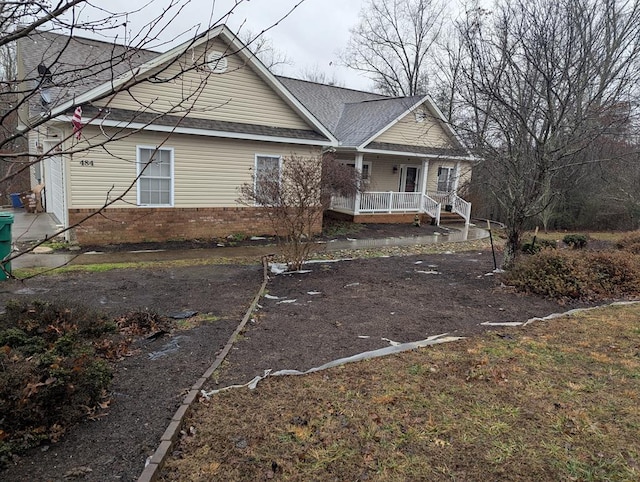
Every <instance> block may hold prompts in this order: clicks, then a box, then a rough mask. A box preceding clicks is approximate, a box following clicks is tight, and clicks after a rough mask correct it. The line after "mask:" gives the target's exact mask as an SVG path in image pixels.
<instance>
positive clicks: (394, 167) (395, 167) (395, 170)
mask: <svg viewBox="0 0 640 482" xmlns="http://www.w3.org/2000/svg"><path fill="white" fill-rule="evenodd" d="M397 172H398V166H393V173H394V174H396V173H397Z"/></svg>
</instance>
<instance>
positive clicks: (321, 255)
mask: <svg viewBox="0 0 640 482" xmlns="http://www.w3.org/2000/svg"><path fill="white" fill-rule="evenodd" d="M494 241H495V240H494ZM496 244H498V243H496ZM489 246H490V245H489V240H488V238H485V239H481V240H477V241H468V242H456V243H439V244H424V245H419V244H417V245H413V246H398V247H382V248H367V249H344V250H340V251H323V248H322V247H319V248H318V250H317V251H316V252H314V253H312V255H311V258H312V259H338V258H378V257H381V256H410V255H414V254H438V253H444V252H452V253H454V252H463V251H474V250H483V249H488V248H489ZM273 259H274V261H282V259H281V258H280V257H279V256H275V257H274V258H273ZM259 262H260V259H259V257H258V256H238V257H223V256H215V257H213V256H212V257H209V258H195V259H177V260H168V261H139V262H126V263H94V264H72V265H67V266H62V267H60V268H18V269H14V270H13V271H12V274H13V276H15V277H16V278H18V279H26V278H32V277H34V276H42V275H47V274H62V273H71V272H78V271H81V272H88V273H101V272H105V271H111V270H114V269H159V268H178V267H183V266H208V265H225V264H237V265H250V264H256V263H259Z"/></svg>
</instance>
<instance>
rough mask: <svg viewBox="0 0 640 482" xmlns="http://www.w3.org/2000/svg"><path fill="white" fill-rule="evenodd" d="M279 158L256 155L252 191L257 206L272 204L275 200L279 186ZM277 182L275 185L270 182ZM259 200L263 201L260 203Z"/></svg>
mask: <svg viewBox="0 0 640 482" xmlns="http://www.w3.org/2000/svg"><path fill="white" fill-rule="evenodd" d="M281 159H282V158H281V157H280V156H263V155H256V169H255V176H254V189H255V192H256V200H257V201H258V203H259V204H272V203H274V202H275V201H276V200H277V192H276V191H277V188H278V187H279V185H280V160H281ZM273 180H277V184H275V183H273V182H271V181H273ZM260 200H264V201H263V202H260Z"/></svg>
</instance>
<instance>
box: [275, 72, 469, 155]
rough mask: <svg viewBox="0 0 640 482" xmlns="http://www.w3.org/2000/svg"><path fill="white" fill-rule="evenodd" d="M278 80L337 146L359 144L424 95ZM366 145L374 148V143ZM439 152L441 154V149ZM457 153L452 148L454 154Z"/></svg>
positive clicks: (359, 145) (401, 149) (394, 146)
mask: <svg viewBox="0 0 640 482" xmlns="http://www.w3.org/2000/svg"><path fill="white" fill-rule="evenodd" d="M278 80H280V82H282V83H283V84H284V86H285V87H286V88H287V89H289V91H291V93H292V94H293V95H295V96H296V97H297V98H298V100H299V101H300V102H302V103H303V104H304V105H305V106H307V108H308V109H309V110H310V111H311V113H312V114H313V115H314V116H315V117H316V118H317V119H319V120H320V122H322V123H323V124H324V125H325V127H327V129H329V130H330V131H331V133H332V134H333V135H334V136H335V137H336V138H337V139H338V140H339V141H340V145H341V147H361V146H363V144H364V143H365V142H367V141H368V140H370V139H371V138H372V137H373V136H374V135H375V134H377V133H379V132H381V131H382V130H383V129H384V128H385V127H387V126H389V125H390V124H391V123H393V122H395V121H396V120H397V119H398V118H399V117H400V116H402V115H403V114H405V113H406V112H407V111H409V110H410V109H411V108H413V107H415V106H416V104H418V103H420V102H421V101H424V100H425V98H426V96H424V95H416V96H410V97H388V96H384V95H380V94H374V93H371V92H363V91H359V90H353V89H346V88H344V87H336V86H333V85H325V84H319V83H316V82H309V81H306V80H299V79H293V78H290V77H282V76H278ZM454 142H455V141H454ZM368 147H371V148H375V146H374V145H369V146H368ZM386 147H387V149H388V150H399V151H406V152H416V151H415V149H410V147H411V146H398V145H391V144H388V145H386ZM414 147H415V146H414ZM439 151H440V153H441V154H444V150H443V149H440V150H439ZM460 152H461V151H460V150H455V154H456V155H460ZM451 154H452V155H453V154H454V151H451Z"/></svg>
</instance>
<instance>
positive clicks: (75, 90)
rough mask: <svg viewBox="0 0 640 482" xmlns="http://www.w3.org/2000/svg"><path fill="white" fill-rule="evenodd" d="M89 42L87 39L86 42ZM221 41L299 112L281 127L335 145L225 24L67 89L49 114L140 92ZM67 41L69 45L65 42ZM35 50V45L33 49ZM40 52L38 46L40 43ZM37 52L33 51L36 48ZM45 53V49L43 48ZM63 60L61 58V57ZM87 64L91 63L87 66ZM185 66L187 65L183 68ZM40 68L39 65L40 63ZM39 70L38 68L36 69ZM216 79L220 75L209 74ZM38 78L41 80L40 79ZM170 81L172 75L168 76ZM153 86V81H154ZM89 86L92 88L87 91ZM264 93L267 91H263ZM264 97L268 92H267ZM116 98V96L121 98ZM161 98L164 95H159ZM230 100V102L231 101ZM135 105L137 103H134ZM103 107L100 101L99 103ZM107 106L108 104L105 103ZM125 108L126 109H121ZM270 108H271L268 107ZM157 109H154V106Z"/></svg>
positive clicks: (100, 45) (105, 53) (99, 45)
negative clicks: (308, 132) (304, 131)
mask: <svg viewBox="0 0 640 482" xmlns="http://www.w3.org/2000/svg"><path fill="white" fill-rule="evenodd" d="M49 35H50V36H56V35H57V36H58V37H61V39H60V42H62V46H64V47H66V51H65V55H68V54H70V55H71V56H73V55H74V54H73V52H72V50H73V48H75V47H76V46H77V45H78V44H77V42H69V38H68V37H66V36H64V35H58V34H49ZM83 40H85V39H83ZM216 41H221V42H224V43H225V44H226V46H225V48H224V55H233V56H237V57H238V58H239V59H240V63H241V64H243V65H244V66H246V67H247V70H248V69H251V70H252V73H253V74H254V76H255V77H256V78H259V79H260V82H262V83H263V84H265V85H266V86H267V89H269V90H270V91H271V94H273V95H272V98H271V99H270V101H273V100H274V99H275V98H278V102H279V103H280V104H282V105H285V106H286V109H288V110H289V111H291V112H293V113H295V116H298V118H299V119H298V120H299V121H300V122H299V123H298V124H297V125H294V124H295V123H290V124H289V125H284V126H280V127H286V128H302V127H305V128H309V127H310V128H311V129H313V130H315V131H317V132H319V133H320V134H321V135H322V136H323V137H324V138H325V139H328V140H329V141H331V142H336V141H335V138H334V137H333V135H332V134H331V132H330V131H329V130H327V129H326V128H325V127H324V126H323V125H322V123H320V122H319V121H318V120H317V119H316V118H315V117H314V116H313V115H312V114H311V113H310V112H309V111H308V110H307V108H306V107H305V106H304V105H303V104H302V103H300V102H299V101H298V99H296V98H295V97H294V96H293V95H291V93H290V92H289V91H288V90H287V89H285V88H284V87H283V86H282V84H280V82H279V81H278V80H277V79H276V77H275V76H274V75H273V74H271V73H270V72H269V71H268V69H266V67H264V65H263V64H262V63H261V62H260V61H259V60H258V59H257V57H255V55H253V54H252V53H251V52H250V51H249V50H248V49H247V48H246V47H245V46H244V44H242V42H240V41H239V40H238V39H237V37H236V36H235V35H234V34H233V33H232V32H231V31H230V30H229V29H228V28H227V27H226V26H224V25H220V26H218V27H214V28H212V29H210V30H209V31H207V32H204V33H203V34H201V35H199V36H197V37H196V38H194V39H191V40H189V41H187V42H185V43H183V44H182V45H180V46H178V47H175V48H173V49H171V50H169V51H168V52H165V53H156V52H148V51H142V53H140V54H139V55H138V57H139V58H138V57H136V58H135V60H136V61H135V62H134V61H128V62H127V61H125V62H119V64H118V65H120V66H121V68H120V69H115V68H112V69H110V70H106V71H105V76H103V77H101V76H95V78H94V79H93V80H92V81H91V82H90V83H85V84H84V85H82V83H81V82H76V83H73V84H72V85H71V86H70V88H68V89H66V91H67V92H66V93H65V95H56V96H55V99H56V102H55V103H54V102H52V105H53V107H52V109H51V112H50V113H49V115H50V116H51V117H56V116H58V115H61V114H68V113H69V112H70V111H71V110H73V108H74V106H76V105H81V104H87V103H90V102H97V101H99V100H100V99H106V98H109V97H110V96H113V95H114V94H117V95H120V94H119V93H120V92H122V91H125V90H127V89H137V90H139V89H138V87H139V84H140V83H141V82H145V81H146V80H147V79H149V78H150V77H152V76H154V75H157V74H158V72H163V71H168V70H170V68H167V66H171V65H172V64H173V63H174V62H176V61H180V60H183V59H185V58H188V57H189V55H192V56H193V55H194V52H196V51H197V50H198V49H201V50H202V49H204V48H206V46H207V45H208V44H210V43H212V42H216ZM65 42H66V43H65ZM90 42H92V44H93V47H94V48H95V51H94V52H93V53H92V54H91V55H96V53H97V51H98V50H100V49H102V50H101V55H102V58H105V59H109V58H110V56H111V55H112V53H114V52H116V51H117V50H118V49H119V50H122V51H124V52H128V51H132V52H133V54H132V55H134V54H135V52H136V51H135V49H133V50H132V49H129V50H127V48H126V47H123V46H115V47H114V46H113V45H111V44H107V43H104V42H97V41H90ZM32 47H33V46H32ZM35 47H36V49H37V44H36V46H35ZM32 50H33V49H32ZM40 50H41V52H42V48H41V49H40ZM25 53H27V55H28V54H29V48H27V49H26V52H25ZM38 57H39V58H42V54H41V55H39V56H38V55H35V56H33V58H34V59H36V58H38ZM60 58H61V56H60ZM198 60H199V62H200V65H199V66H195V67H194V65H193V64H191V65H190V66H188V67H187V68H188V70H189V72H193V71H197V70H198V69H200V70H201V71H202V70H205V69H204V67H205V66H206V65H205V62H206V59H205V60H204V61H203V59H202V58H200V59H198ZM34 63H35V60H34V61H32V62H31V64H32V66H31V67H30V68H31V71H33V64H34ZM85 65H87V64H85ZM183 66H184V65H183ZM36 67H37V64H36ZM36 70H37V69H36ZM87 72H89V73H90V71H88V70H87V69H86V68H85V69H84V71H83V72H82V77H84V76H86V74H87ZM209 75H212V76H215V75H216V74H209ZM36 79H37V78H36ZM168 80H169V82H171V81H172V80H173V79H171V76H170V75H169V76H168ZM151 83H152V82H151ZM87 87H88V88H87ZM263 90H264V89H263ZM263 94H264V92H263ZM117 95H116V96H117ZM243 95H248V96H252V93H251V92H249V93H246V92H242V91H241V90H239V89H238V90H236V92H235V94H233V96H232V97H234V98H236V99H238V98H240V97H242V96H243ZM157 97H158V98H160V97H161V96H157ZM227 100H228V99H227ZM227 100H224V101H222V102H221V103H220V104H225V103H226V102H227ZM134 103H135V102H134ZM97 104H100V102H97ZM102 104H103V105H104V102H102ZM118 107H122V106H118ZM140 108H143V109H148V108H149V106H148V105H140V104H138V105H137V110H139V109H140ZM267 108H268V106H267ZM151 110H153V107H151ZM192 112H196V109H195V108H193V109H190V113H189V115H191V113H192ZM281 112H282V111H281ZM255 114H256V113H254V118H256V117H257V118H259V117H260V116H259V112H258V113H257V115H255ZM223 120H224V121H228V122H234V121H237V120H238V119H234V118H229V117H227V118H225V119H223Z"/></svg>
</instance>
